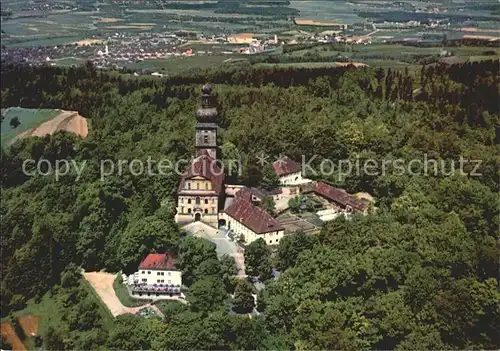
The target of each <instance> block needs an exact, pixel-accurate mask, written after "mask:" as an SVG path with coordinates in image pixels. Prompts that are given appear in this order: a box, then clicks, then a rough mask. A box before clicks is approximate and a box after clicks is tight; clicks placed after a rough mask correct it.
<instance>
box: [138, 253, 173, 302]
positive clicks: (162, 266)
mask: <svg viewBox="0 0 500 351" xmlns="http://www.w3.org/2000/svg"><path fill="white" fill-rule="evenodd" d="M176 262H177V255H175V254H174V253H162V254H160V253H151V254H149V255H147V256H146V257H145V258H144V260H142V262H141V263H140V264H139V267H138V270H137V272H136V273H135V274H134V275H133V282H132V284H130V286H129V288H130V291H131V293H132V296H134V297H140V298H155V299H156V298H171V297H176V296H180V295H181V286H182V273H181V270H180V269H178V268H177V266H176Z"/></svg>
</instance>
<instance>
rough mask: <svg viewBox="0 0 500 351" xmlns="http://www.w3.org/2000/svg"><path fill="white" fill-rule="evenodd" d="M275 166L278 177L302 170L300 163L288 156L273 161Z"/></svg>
mask: <svg viewBox="0 0 500 351" xmlns="http://www.w3.org/2000/svg"><path fill="white" fill-rule="evenodd" d="M273 168H274V171H275V172H276V174H277V175H278V177H283V176H286V175H287V174H292V173H297V172H300V166H299V164H298V163H297V162H295V161H294V160H292V159H291V158H289V157H288V156H285V157H282V158H281V159H280V160H278V161H275V162H273Z"/></svg>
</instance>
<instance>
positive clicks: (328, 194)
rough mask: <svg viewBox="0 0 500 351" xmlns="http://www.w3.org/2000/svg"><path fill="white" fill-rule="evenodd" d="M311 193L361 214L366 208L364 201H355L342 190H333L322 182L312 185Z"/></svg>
mask: <svg viewBox="0 0 500 351" xmlns="http://www.w3.org/2000/svg"><path fill="white" fill-rule="evenodd" d="M313 191H314V192H315V193H316V194H318V195H320V196H323V197H325V198H327V199H328V200H331V201H334V202H336V203H338V204H339V205H342V206H343V207H346V206H350V207H352V208H353V209H355V210H358V211H362V212H363V211H365V210H366V209H367V208H368V204H367V203H366V202H365V201H362V200H359V199H356V198H355V197H354V196H352V195H351V194H349V193H348V192H346V191H345V190H344V189H339V188H334V187H333V186H331V185H329V184H326V183H323V182H317V183H316V184H314V190H313Z"/></svg>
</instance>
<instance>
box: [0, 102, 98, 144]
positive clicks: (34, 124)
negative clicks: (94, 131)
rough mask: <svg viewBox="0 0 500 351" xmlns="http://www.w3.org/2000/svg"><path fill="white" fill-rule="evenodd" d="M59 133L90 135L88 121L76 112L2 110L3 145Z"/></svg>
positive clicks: (13, 108) (15, 108)
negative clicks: (29, 137)
mask: <svg viewBox="0 0 500 351" xmlns="http://www.w3.org/2000/svg"><path fill="white" fill-rule="evenodd" d="M58 131H67V132H71V133H75V134H77V135H79V136H81V137H84V138H85V137H86V136H87V134H88V127H87V120H86V119H85V118H84V117H82V116H80V115H79V114H78V112H76V111H64V110H53V109H27V108H20V107H10V108H7V109H5V110H2V130H1V135H2V145H12V144H13V143H14V142H15V141H16V140H19V139H22V138H26V137H28V136H44V135H47V134H53V133H55V132H58Z"/></svg>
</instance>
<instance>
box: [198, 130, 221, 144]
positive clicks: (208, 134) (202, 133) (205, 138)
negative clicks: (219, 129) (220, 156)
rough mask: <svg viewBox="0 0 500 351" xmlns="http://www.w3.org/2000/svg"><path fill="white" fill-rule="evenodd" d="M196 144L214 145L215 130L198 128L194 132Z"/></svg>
mask: <svg viewBox="0 0 500 351" xmlns="http://www.w3.org/2000/svg"><path fill="white" fill-rule="evenodd" d="M196 134H197V135H196V146H212V147H215V146H216V145H215V142H216V138H215V132H214V131H211V130H210V131H207V130H199V131H197V133H196Z"/></svg>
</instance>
